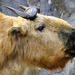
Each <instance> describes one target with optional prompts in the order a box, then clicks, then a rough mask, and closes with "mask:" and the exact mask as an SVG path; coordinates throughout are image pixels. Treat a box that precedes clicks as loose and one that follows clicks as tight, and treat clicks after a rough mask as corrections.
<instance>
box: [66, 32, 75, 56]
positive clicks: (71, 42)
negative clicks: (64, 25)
mask: <svg viewBox="0 0 75 75" xmlns="http://www.w3.org/2000/svg"><path fill="white" fill-rule="evenodd" d="M66 46H67V50H66V52H67V53H69V54H70V56H72V57H75V32H72V33H71V34H70V35H69V37H68V42H67V44H66Z"/></svg>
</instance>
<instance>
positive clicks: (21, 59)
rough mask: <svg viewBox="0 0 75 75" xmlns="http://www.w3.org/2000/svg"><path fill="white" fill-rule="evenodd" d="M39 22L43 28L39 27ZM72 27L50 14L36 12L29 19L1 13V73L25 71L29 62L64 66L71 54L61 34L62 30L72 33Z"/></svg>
mask: <svg viewBox="0 0 75 75" xmlns="http://www.w3.org/2000/svg"><path fill="white" fill-rule="evenodd" d="M39 26H44V29H43V30H42V31H39V30H38V27H39ZM67 28H69V31H68V29H67ZM73 29H74V28H72V26H71V25H70V24H68V23H67V22H65V21H63V20H61V19H59V18H55V17H51V16H44V15H40V14H37V18H36V19H35V20H33V21H30V20H27V19H24V18H21V17H11V16H7V15H4V14H2V13H0V75H22V74H23V72H24V70H25V68H26V67H27V66H29V67H41V68H45V69H49V70H54V69H57V68H64V66H65V65H66V63H67V62H68V61H69V60H71V59H72V58H71V57H70V56H69V54H68V53H65V51H66V49H67V47H66V45H64V44H65V43H66V42H67V40H65V41H64V40H63V39H61V38H60V37H59V36H58V34H59V33H60V32H61V30H63V32H65V33H71V32H72V30H73ZM60 36H61V35H60ZM67 37H68V36H67Z"/></svg>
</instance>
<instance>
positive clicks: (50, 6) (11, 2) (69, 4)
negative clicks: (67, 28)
mask: <svg viewBox="0 0 75 75" xmlns="http://www.w3.org/2000/svg"><path fill="white" fill-rule="evenodd" d="M19 5H24V6H37V7H39V8H40V13H41V14H44V15H48V16H55V17H59V18H61V19H64V20H66V21H67V22H68V23H70V24H71V25H72V26H73V27H75V0H0V12H2V13H4V14H7V15H10V16H18V15H16V14H15V13H14V12H12V11H11V10H9V9H7V8H5V7H4V6H11V7H14V8H16V9H19V10H21V11H23V10H22V9H21V8H19ZM25 74H27V75H75V59H73V60H72V61H70V62H68V64H67V65H66V67H65V68H64V69H63V70H61V69H60V70H55V71H51V72H50V71H48V70H45V69H41V68H36V69H32V68H28V69H27V70H26V71H25Z"/></svg>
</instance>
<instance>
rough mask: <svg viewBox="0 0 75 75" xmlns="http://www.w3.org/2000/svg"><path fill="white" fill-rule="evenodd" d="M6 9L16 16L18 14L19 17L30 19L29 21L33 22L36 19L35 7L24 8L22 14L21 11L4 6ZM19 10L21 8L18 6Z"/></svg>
mask: <svg viewBox="0 0 75 75" xmlns="http://www.w3.org/2000/svg"><path fill="white" fill-rule="evenodd" d="M5 7H7V8H8V9H10V10H12V11H14V12H15V13H16V14H18V15H19V16H21V17H23V18H26V19H30V20H34V19H35V18H36V14H37V12H38V10H37V8H35V7H26V9H25V7H24V6H23V7H24V10H25V11H24V12H22V11H19V10H17V9H15V8H12V7H9V6H5ZM20 7H21V8H23V7H22V6H20Z"/></svg>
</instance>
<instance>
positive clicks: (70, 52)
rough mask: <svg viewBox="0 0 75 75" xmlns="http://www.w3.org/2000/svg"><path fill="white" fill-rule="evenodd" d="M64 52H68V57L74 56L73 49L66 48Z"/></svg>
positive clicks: (74, 51)
mask: <svg viewBox="0 0 75 75" xmlns="http://www.w3.org/2000/svg"><path fill="white" fill-rule="evenodd" d="M65 53H67V54H69V57H75V49H74V50H66V51H65Z"/></svg>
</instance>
